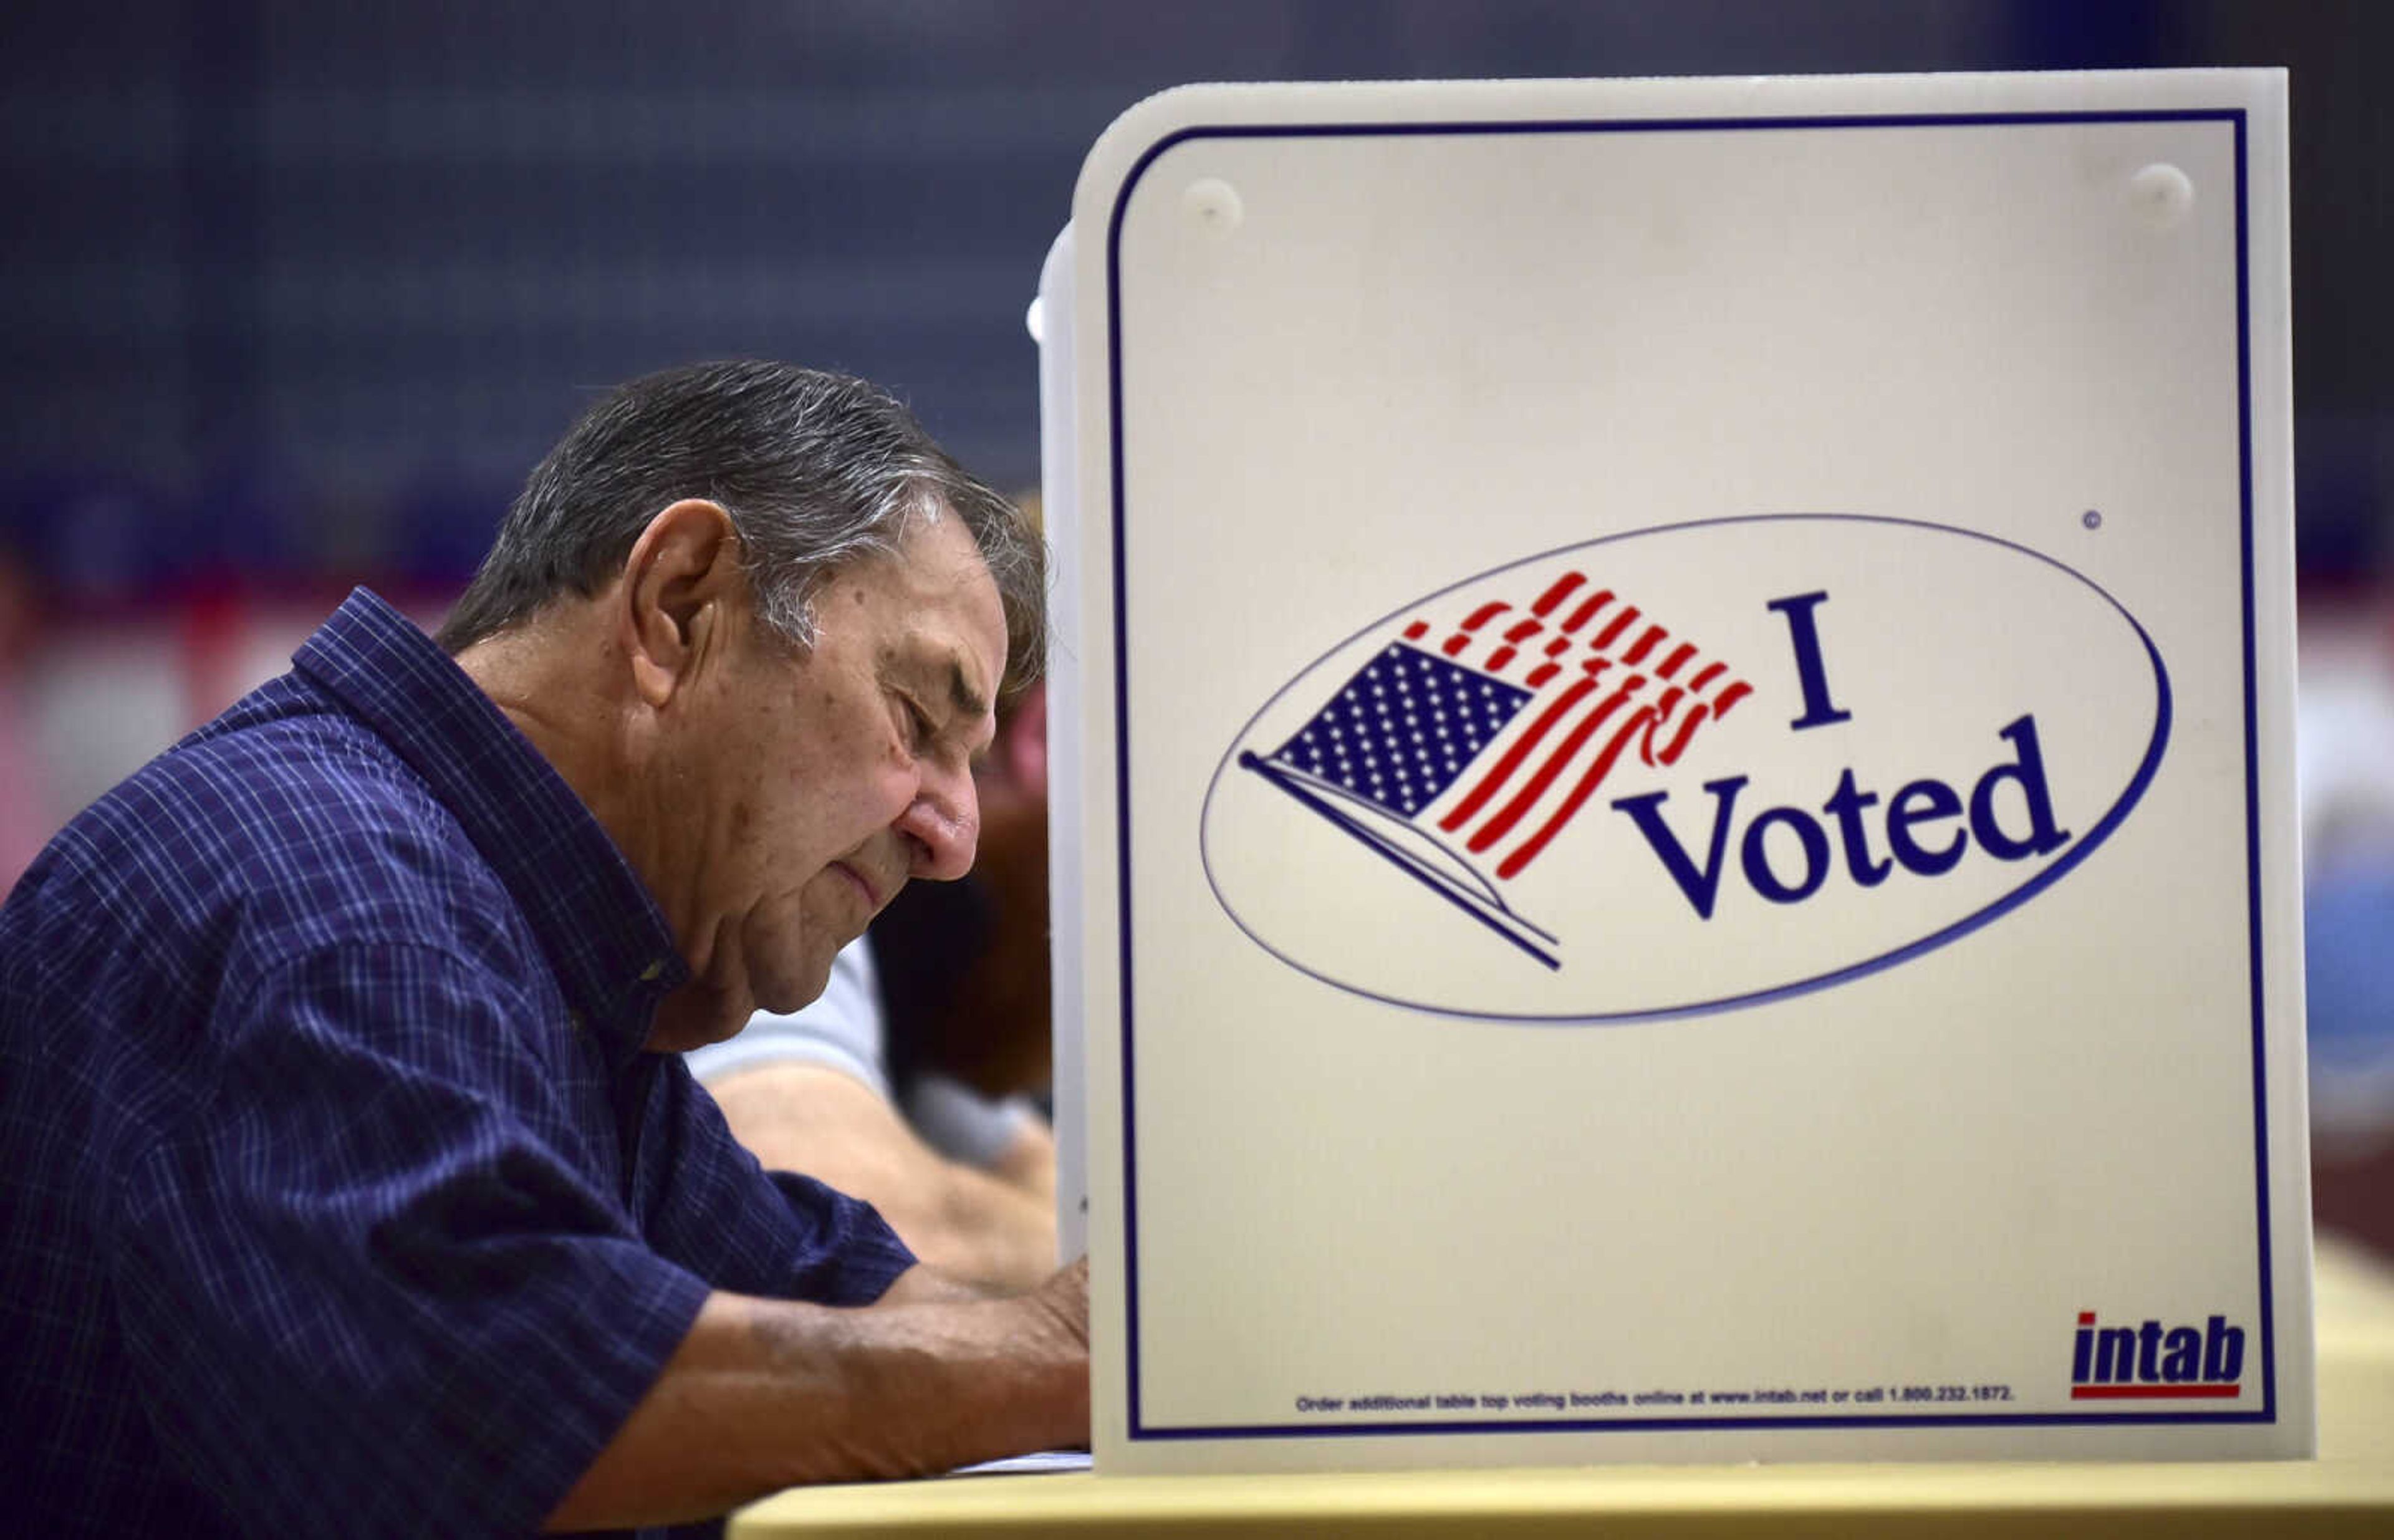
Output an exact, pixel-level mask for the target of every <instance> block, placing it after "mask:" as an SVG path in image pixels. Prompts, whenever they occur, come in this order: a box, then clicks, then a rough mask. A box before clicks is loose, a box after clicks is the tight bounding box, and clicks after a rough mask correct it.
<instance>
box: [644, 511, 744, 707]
mask: <svg viewBox="0 0 2394 1540" xmlns="http://www.w3.org/2000/svg"><path fill="white" fill-rule="evenodd" d="M747 582H748V576H747V573H746V571H745V570H744V569H743V566H742V564H741V548H740V536H739V533H738V532H736V531H735V530H733V528H732V527H731V516H730V514H729V513H727V512H725V511H724V508H723V506H722V505H721V504H719V503H710V502H707V501H706V500H705V499H704V498H697V497H686V498H684V499H682V500H681V501H680V502H678V503H675V504H673V505H671V506H670V507H666V508H664V510H663V511H661V512H660V513H658V515H657V516H656V517H655V518H653V519H651V520H649V527H648V528H647V529H645V530H642V531H641V532H640V537H639V539H638V540H636V541H634V542H633V543H632V554H631V555H630V556H628V557H626V558H625V561H624V585H623V589H622V602H621V610H620V612H619V614H618V617H617V622H616V624H617V627H618V633H619V635H620V636H621V638H622V639H623V644H624V652H625V657H626V658H627V659H628V660H629V661H630V663H631V665H632V683H633V688H634V689H636V690H637V691H639V695H640V698H641V699H642V700H643V701H646V702H647V703H648V704H650V705H651V706H659V705H663V704H664V703H665V702H666V701H668V700H670V699H671V698H672V697H673V693H674V691H676V690H677V689H679V688H680V687H681V686H682V684H683V683H684V682H685V681H686V680H688V679H689V678H690V677H691V673H692V672H693V671H694V670H695V669H696V668H697V667H698V665H700V664H701V663H702V662H703V661H704V660H705V659H706V658H707V657H709V656H711V655H712V654H713V653H714V652H715V651H716V650H717V648H718V647H719V646H720V645H721V643H722V640H723V638H725V637H726V636H727V635H728V634H729V624H728V623H729V622H730V619H731V612H732V611H733V609H734V608H735V601H736V600H737V599H739V598H740V597H741V596H742V595H743V594H744V593H745V592H746V591H747V590H746V585H747Z"/></svg>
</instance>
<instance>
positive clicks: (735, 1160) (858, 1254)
mask: <svg viewBox="0 0 2394 1540" xmlns="http://www.w3.org/2000/svg"><path fill="white" fill-rule="evenodd" d="M654 1057H655V1060H656V1062H655V1065H654V1073H655V1074H656V1076H657V1084H656V1086H655V1087H654V1089H653V1091H652V1093H651V1096H650V1099H649V1106H650V1112H649V1120H650V1127H651V1130H652V1131H651V1134H650V1135H649V1136H647V1137H646V1139H644V1142H648V1143H651V1146H652V1147H653V1148H656V1149H660V1150H668V1151H670V1152H671V1158H670V1159H669V1160H666V1161H663V1162H660V1163H658V1164H657V1165H655V1166H653V1167H652V1169H653V1170H655V1171H656V1172H657V1173H658V1174H659V1176H660V1178H661V1179H663V1180H665V1181H667V1182H669V1184H670V1185H669V1186H668V1187H667V1188H666V1189H665V1190H664V1191H659V1192H656V1193H653V1194H651V1195H649V1196H648V1197H646V1198H644V1200H643V1207H644V1209H645V1210H646V1211H647V1212H648V1213H650V1214H651V1216H652V1218H651V1223H650V1226H649V1233H650V1236H651V1239H652V1240H653V1241H654V1242H655V1243H656V1244H657V1245H658V1247H659V1249H660V1250H662V1251H663V1252H664V1254H665V1255H666V1256H668V1257H674V1258H676V1259H677V1260H679V1261H681V1262H682V1263H684V1265H686V1266H688V1267H689V1268H690V1269H691V1270H693V1271H695V1272H697V1273H699V1274H701V1275H702V1276H704V1277H706V1278H708V1279H711V1280H713V1281H714V1282H715V1283H716V1284H717V1286H718V1287H721V1288H726V1289H730V1290H732V1291H734V1292H735V1293H739V1294H754V1295H760V1296H764V1297H766V1298H769V1299H805V1300H809V1301H812V1302H813V1303H816V1304H822V1305H869V1304H871V1303H873V1302H874V1301H875V1300H876V1299H878V1298H880V1297H881V1296H882V1295H883V1293H884V1292H886V1291H887V1290H888V1287H889V1285H890V1284H891V1283H895V1282H896V1281H897V1279H898V1275H899V1274H900V1273H902V1272H904V1271H905V1270H907V1269H908V1268H911V1267H913V1266H914V1253H913V1252H912V1251H909V1250H908V1249H907V1248H906V1244H905V1243H904V1242H903V1241H901V1240H900V1239H899V1238H898V1233H897V1231H893V1230H891V1229H890V1228H889V1226H888V1223H887V1222H886V1221H884V1220H883V1218H881V1215H880V1213H879V1212H878V1211H877V1210H875V1208H874V1207H873V1205H872V1204H868V1203H865V1202H864V1201H862V1199H858V1198H851V1197H849V1196H848V1195H847V1194H846V1193H843V1192H839V1191H834V1190H833V1189H831V1188H829V1187H826V1186H824V1185H823V1184H822V1182H819V1181H817V1180H815V1179H814V1178H812V1177H802V1176H799V1175H798V1174H796V1172H791V1171H767V1170H766V1169H764V1167H763V1166H762V1165H759V1164H758V1163H757V1160H756V1156H755V1155H753V1154H751V1153H749V1152H748V1150H747V1149H746V1148H745V1147H744V1146H743V1145H742V1144H741V1143H740V1141H739V1140H738V1139H734V1138H733V1137H732V1134H731V1129H730V1125H727V1124H726V1123H725V1122H724V1121H723V1113H722V1111H721V1110H720V1109H719V1108H717V1106H716V1104H715V1099H714V1098H713V1097H711V1096H708V1095H707V1094H706V1093H705V1091H704V1090H703V1089H701V1088H700V1087H699V1086H698V1084H697V1083H696V1082H695V1081H693V1080H692V1079H691V1074H690V1071H689V1069H688V1067H687V1066H686V1065H684V1064H683V1063H681V1062H680V1057H679V1056H677V1055H673V1054H663V1055H657V1056H654Z"/></svg>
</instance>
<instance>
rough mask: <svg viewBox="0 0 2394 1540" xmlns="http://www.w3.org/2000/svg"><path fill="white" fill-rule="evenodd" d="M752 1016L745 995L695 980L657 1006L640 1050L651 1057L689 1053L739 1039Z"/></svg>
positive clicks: (701, 980) (667, 996)
mask: <svg viewBox="0 0 2394 1540" xmlns="http://www.w3.org/2000/svg"><path fill="white" fill-rule="evenodd" d="M751 1014H752V1012H751V1011H750V1008H749V1005H748V1001H747V999H746V997H745V996H744V995H741V996H738V997H735V996H734V994H733V993H732V992H730V991H728V990H725V989H722V988H720V987H718V986H717V985H714V984H710V983H708V982H707V981H704V980H703V979H693V980H691V981H690V982H689V983H686V984H684V985H682V987H681V988H679V989H677V990H675V991H674V992H673V993H672V994H668V995H666V996H665V997H664V999H663V1000H662V1001H659V1002H658V1004H657V1014H656V1016H655V1018H654V1019H653V1020H651V1022H650V1023H649V1037H648V1041H647V1042H645V1043H643V1044H642V1045H641V1046H642V1047H643V1048H645V1049H647V1050H648V1051H649V1052H651V1053H688V1052H689V1051H690V1050H691V1049H692V1048H703V1047H704V1046H707V1045H708V1044H709V1043H720V1042H722V1041H723V1040H724V1039H726V1038H728V1037H734V1036H737V1035H738V1034H739V1032H740V1029H741V1028H743V1027H744V1026H746V1025H747V1024H748V1018H749V1016H750V1015H751Z"/></svg>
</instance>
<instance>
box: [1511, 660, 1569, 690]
mask: <svg viewBox="0 0 2394 1540" xmlns="http://www.w3.org/2000/svg"><path fill="white" fill-rule="evenodd" d="M1562 671H1563V668H1562V665H1560V664H1559V663H1542V664H1540V665H1538V666H1537V667H1535V668H1532V669H1531V670H1530V677H1529V678H1526V679H1523V680H1522V681H1521V682H1522V683H1523V684H1526V685H1528V686H1529V687H1530V688H1531V689H1532V690H1535V689H1537V688H1538V686H1540V685H1542V684H1544V683H1546V681H1547V680H1548V679H1551V678H1554V677H1555V676H1556V675H1558V674H1559V673H1561V672H1562Z"/></svg>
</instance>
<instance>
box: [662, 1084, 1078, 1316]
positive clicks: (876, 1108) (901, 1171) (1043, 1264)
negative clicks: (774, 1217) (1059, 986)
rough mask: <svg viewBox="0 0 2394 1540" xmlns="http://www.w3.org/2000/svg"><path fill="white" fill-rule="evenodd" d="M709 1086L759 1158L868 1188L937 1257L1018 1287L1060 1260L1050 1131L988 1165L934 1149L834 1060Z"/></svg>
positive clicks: (868, 1197) (854, 1192) (1033, 1133)
mask: <svg viewBox="0 0 2394 1540" xmlns="http://www.w3.org/2000/svg"><path fill="white" fill-rule="evenodd" d="M708 1089H709V1090H710V1091H711V1092H713V1094H714V1096H715V1099H716V1101H717V1104H718V1105H719V1106H721V1107H722V1109H723V1115H724V1118H725V1120H726V1121H727V1122H729V1123H730V1125H731V1132H732V1134H733V1136H734V1137H736V1138H737V1139H739V1140H740V1142H741V1143H743V1144H744V1145H746V1146H747V1147H748V1148H749V1149H750V1150H751V1151H753V1152H755V1153H756V1158H757V1159H758V1160H761V1161H763V1162H764V1163H765V1165H768V1166H770V1167H772V1168H774V1169H776V1170H783V1171H798V1172H803V1173H805V1174H806V1175H807V1176H809V1177H812V1178H815V1179H816V1180H818V1181H821V1182H824V1183H826V1184H828V1185H829V1186H831V1187H834V1188H836V1189H837V1190H838V1191H842V1192H846V1193H848V1194H850V1195H851V1196H854V1197H859V1198H862V1199H863V1200H864V1201H865V1202H867V1203H869V1204H873V1206H874V1207H875V1208H877V1209H879V1210H880V1211H881V1217H882V1218H885V1219H887V1220H888V1221H889V1228H890V1229H892V1230H894V1231H897V1232H898V1236H899V1239H901V1240H902V1241H904V1242H905V1243H906V1244H907V1246H908V1247H909V1248H911V1249H912V1250H913V1251H914V1255H915V1256H917V1257H921V1258H922V1259H923V1260H924V1261H926V1262H928V1263H930V1264H932V1265H933V1266H934V1267H936V1268H939V1269H940V1270H945V1271H947V1272H951V1273H954V1274H955V1275H957V1276H958V1277H962V1278H968V1279H976V1280H980V1281H981V1282H984V1283H993V1284H997V1285H999V1286H1001V1287H1006V1288H1013V1289H1027V1288H1031V1287H1033V1286H1035V1285H1036V1284H1037V1283H1039V1282H1040V1281H1041V1280H1042V1279H1045V1278H1046V1277H1047V1275H1048V1274H1049V1273H1050V1272H1052V1271H1053V1270H1054V1269H1055V1266H1056V1212H1055V1149H1054V1144H1053V1141H1052V1140H1051V1139H1047V1138H1046V1133H1045V1130H1044V1129H1031V1130H1026V1132H1025V1137H1023V1138H1020V1139H1017V1141H1016V1143H1015V1145H1014V1147H1013V1148H1010V1149H1008V1150H1007V1151H1006V1152H1005V1153H1004V1154H1003V1155H1001V1156H1000V1157H999V1161H998V1164H997V1165H996V1167H994V1168H993V1170H992V1171H980V1170H976V1169H975V1168H973V1167H971V1166H968V1165H959V1164H958V1163H956V1162H954V1161H952V1160H949V1159H948V1158H947V1157H945V1156H943V1155H941V1154H940V1152H937V1151H935V1150H933V1149H932V1148H931V1147H930V1146H929V1145H927V1144H926V1143H924V1142H923V1140H922V1139H920V1138H919V1137H918V1136H917V1135H916V1134H915V1133H914V1129H912V1128H911V1127H909V1126H907V1125H906V1122H905V1120H904V1119H903V1118H902V1117H901V1116H900V1115H899V1113H898V1112H897V1110H896V1109H895V1108H893V1107H891V1106H890V1105H889V1103H888V1102H887V1101H885V1100H883V1099H881V1097H880V1096H878V1095H877V1094H875V1092H874V1090H873V1089H872V1087H870V1086H865V1085H864V1084H862V1082H860V1081H858V1080H856V1079H854V1078H853V1077H851V1076H849V1075H848V1074H845V1073H841V1072H840V1071H838V1070H835V1069H832V1068H829V1067H828V1066H825V1065H822V1064H813V1063H802V1062H797V1063H778V1064H766V1065H760V1066H757V1067H756V1068H753V1069H744V1070H740V1071H737V1072H735V1073H730V1074H726V1075H723V1076H721V1077H720V1078H719V1079H717V1080H716V1081H714V1082H712V1083H711V1084H710V1085H709V1086H708Z"/></svg>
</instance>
